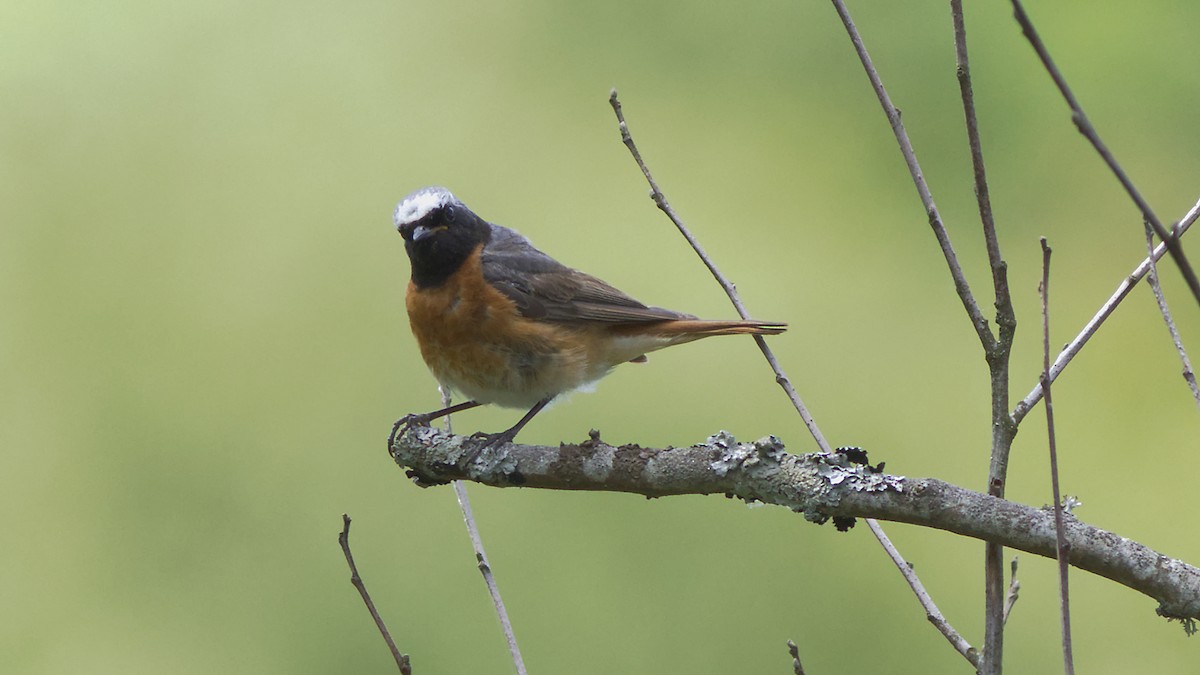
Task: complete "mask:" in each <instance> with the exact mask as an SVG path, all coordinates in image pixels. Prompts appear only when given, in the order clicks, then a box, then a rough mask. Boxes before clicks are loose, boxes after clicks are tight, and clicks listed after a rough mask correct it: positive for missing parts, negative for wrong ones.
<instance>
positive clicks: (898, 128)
mask: <svg viewBox="0 0 1200 675" xmlns="http://www.w3.org/2000/svg"><path fill="white" fill-rule="evenodd" d="M833 6H834V9H836V10H837V13H838V16H840V17H841V19H842V25H844V26H845V27H846V32H847V34H849V36H850V41H851V42H852V43H853V44H854V50H855V51H856V52H858V58H859V60H860V61H861V62H862V65H863V68H864V69H865V70H866V71H867V77H868V78H869V79H870V80H871V87H872V88H873V89H874V90H875V96H876V97H877V98H878V99H879V104H880V105H881V106H883V112H884V114H886V115H887V118H888V122H889V123H891V125H892V133H893V134H895V136H896V142H897V143H899V144H900V153H901V154H903V155H904V162H905V163H906V164H907V165H908V172H909V174H910V175H911V176H912V179H913V183H914V185H915V186H916V188H917V194H918V195H919V196H920V198H921V204H922V206H924V207H925V214H926V215H927V216H928V218H929V226H930V227H931V228H933V234H934V236H935V237H937V240H938V244H939V245H940V246H941V248H942V255H943V257H945V259H946V265H947V266H948V267H949V268H950V276H951V277H952V278H953V279H954V289H955V290H956V291H957V292H958V297H959V298H960V299H961V300H962V304H963V308H964V309H966V311H967V316H968V317H970V319H971V325H972V326H973V327H974V328H975V332H976V334H977V335H978V336H979V341H980V343H982V344H983V348H984V350H985V351H991V350H992V348H993V345H994V343H995V341H996V338H995V336H993V335H992V332H991V330H990V329H989V328H988V322H987V319H986V318H984V316H983V312H982V311H980V309H979V303H977V302H975V296H974V295H973V294H972V293H971V286H970V284H968V283H967V277H966V275H964V274H963V270H962V266H961V265H960V264H959V262H958V255H957V254H956V253H955V252H954V246H953V245H952V244H951V243H950V235H949V233H947V232H946V227H945V225H943V224H942V216H941V214H940V213H939V212H938V208H937V204H935V203H934V201H933V194H932V193H931V192H930V191H929V185H928V184H927V183H926V182H925V174H924V173H923V172H922V171H921V164H920V163H919V162H918V161H917V153H916V151H915V150H914V149H913V146H912V141H910V140H909V139H908V132H907V131H905V130H904V122H902V121H901V119H900V109H899V108H897V107H896V106H895V105H893V104H892V99H891V97H889V96H888V93H887V90H886V89H885V88H884V86H883V81H882V80H881V79H880V77H879V72H878V71H876V70H875V65H874V64H873V63H872V62H871V56H870V54H868V53H867V48H866V46H865V45H864V44H863V41H862V37H861V36H860V35H859V34H858V28H857V27H856V26H855V25H854V20H853V19H852V18H850V11H849V10H848V9H846V5H845V3H843V2H842V0H833Z"/></svg>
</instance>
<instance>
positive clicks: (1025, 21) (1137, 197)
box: [1012, 0, 1200, 303]
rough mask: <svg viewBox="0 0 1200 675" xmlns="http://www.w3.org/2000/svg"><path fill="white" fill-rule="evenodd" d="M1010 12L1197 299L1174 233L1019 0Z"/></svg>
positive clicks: (1199, 284) (1196, 284)
mask: <svg viewBox="0 0 1200 675" xmlns="http://www.w3.org/2000/svg"><path fill="white" fill-rule="evenodd" d="M1012 5H1013V13H1014V15H1015V16H1016V19H1017V23H1019V24H1020V25H1021V32H1022V33H1023V34H1024V35H1025V39H1027V40H1029V44H1030V45H1032V46H1033V50H1034V51H1035V52H1037V55H1038V59H1040V60H1041V62H1042V65H1043V66H1044V67H1045V68H1046V72H1048V73H1049V74H1050V78H1051V79H1053V80H1054V84H1055V86H1057V87H1058V90H1059V92H1060V93H1061V94H1062V96H1063V99H1065V100H1066V102H1067V105H1068V106H1070V108H1071V121H1072V122H1074V123H1075V127H1076V128H1077V129H1079V133H1081V134H1083V135H1084V137H1085V138H1087V139H1088V141H1089V142H1091V144H1092V147H1094V148H1095V149H1096V152H1097V153H1099V154H1100V158H1101V159H1103V160H1104V163H1105V164H1107V165H1108V168H1109V170H1111V171H1112V173H1113V175H1114V176H1116V178H1117V180H1118V181H1120V183H1121V186H1122V187H1124V188H1125V192H1126V193H1127V194H1128V195H1129V197H1130V199H1132V200H1133V203H1134V204H1136V205H1137V208H1138V210H1139V211H1141V213H1142V218H1143V219H1144V220H1145V221H1146V222H1147V223H1148V224H1149V225H1150V227H1151V228H1153V229H1154V233H1155V234H1156V235H1158V238H1159V239H1161V240H1162V242H1163V243H1164V244H1166V246H1167V251H1168V252H1169V253H1170V254H1171V259H1172V260H1174V261H1175V265H1176V266H1178V267H1179V271H1180V273H1181V274H1183V278H1184V280H1186V281H1187V285H1188V288H1190V289H1191V291H1192V295H1193V296H1194V297H1195V298H1196V302H1197V303H1200V280H1198V279H1197V278H1196V271H1195V270H1193V269H1192V265H1191V263H1189V262H1188V259H1187V256H1185V255H1184V253H1183V247H1182V246H1180V244H1179V240H1178V238H1177V237H1176V235H1174V234H1172V233H1170V232H1168V231H1167V230H1166V228H1164V227H1163V225H1162V222H1161V221H1159V219H1158V216H1157V215H1155V213H1154V210H1153V209H1151V208H1150V204H1148V203H1147V202H1146V200H1145V199H1143V198H1142V194H1141V193H1140V192H1138V189H1137V187H1135V186H1134V184H1133V181H1132V180H1130V178H1129V176H1128V175H1127V174H1126V173H1125V170H1124V169H1122V168H1121V165H1120V164H1118V163H1117V160H1116V158H1115V157H1114V156H1113V154H1112V152H1110V151H1109V149H1108V146H1106V145H1105V144H1104V141H1102V140H1101V139H1100V134H1099V133H1098V132H1097V131H1096V127H1095V126H1093V125H1092V122H1091V120H1089V119H1088V116H1087V114H1086V113H1084V112H1083V107H1082V106H1081V105H1080V104H1079V101H1078V100H1077V99H1076V98H1075V94H1073V93H1072V92H1071V88H1070V87H1069V86H1067V81H1066V78H1064V77H1063V75H1062V72H1060V71H1059V69H1058V66H1056V65H1054V60H1053V59H1051V58H1050V52H1049V51H1048V50H1047V49H1046V45H1045V44H1044V43H1043V42H1042V39H1041V38H1040V37H1039V36H1038V33H1037V30H1036V29H1035V28H1034V27H1033V22H1032V21H1030V19H1029V15H1028V14H1026V13H1025V7H1024V6H1023V5H1022V4H1021V0H1012Z"/></svg>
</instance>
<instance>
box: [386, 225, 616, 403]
mask: <svg viewBox="0 0 1200 675" xmlns="http://www.w3.org/2000/svg"><path fill="white" fill-rule="evenodd" d="M481 250H482V249H481V248H480V249H476V250H475V252H474V253H473V254H472V255H471V257H470V258H468V259H467V261H466V262H465V263H464V264H463V266H462V267H461V268H460V269H459V270H458V271H457V272H455V273H454V274H453V275H452V276H451V277H450V278H449V279H448V280H447V281H446V282H445V283H443V284H442V285H440V286H438V287H436V288H425V289H418V288H416V287H415V286H414V285H413V284H412V283H411V282H410V283H409V287H408V295H407V306H408V318H409V323H410V324H411V326H412V332H413V335H414V336H416V338H417V344H418V345H419V346H420V348H421V356H422V357H424V359H425V363H426V364H427V365H428V366H429V369H430V370H431V371H432V372H433V375H434V377H436V378H437V379H438V381H439V382H440V383H442V384H443V385H446V386H449V387H450V388H451V389H454V390H457V391H459V392H461V393H462V394H464V395H466V396H468V397H470V398H471V399H473V400H476V401H479V402H481V403H496V404H498V405H502V406H509V407H522V408H524V407H530V406H532V405H533V404H534V403H537V402H538V401H539V400H541V399H543V398H546V397H547V396H554V395H557V394H560V393H563V392H565V391H569V390H571V389H575V388H577V387H579V386H581V385H584V384H586V383H588V382H590V381H592V380H595V379H598V378H599V377H601V376H603V375H604V373H606V372H607V371H608V370H609V369H610V368H611V367H612V366H613V365H614V364H612V363H598V362H596V359H593V358H590V357H592V356H593V355H595V356H597V357H600V358H601V359H602V358H603V357H602V356H601V353H602V352H603V349H602V341H603V337H602V336H601V335H598V334H596V333H595V331H592V330H587V329H580V328H571V327H567V326H562V325H555V324H547V323H539V322H537V321H533V320H530V319H527V318H525V317H522V316H521V315H520V313H519V312H518V311H517V308H516V305H515V304H514V303H513V301H512V300H510V299H508V297H506V296H505V295H504V294H503V293H501V292H500V291H498V290H496V289H495V288H493V287H492V286H491V285H490V284H488V283H487V282H486V281H485V280H484V278H483V273H482V268H481V267H480V257H479V256H480V251H481Z"/></svg>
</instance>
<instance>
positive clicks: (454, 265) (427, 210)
mask: <svg viewBox="0 0 1200 675" xmlns="http://www.w3.org/2000/svg"><path fill="white" fill-rule="evenodd" d="M392 220H393V221H394V222H395V224H396V231H397V232H399V233H400V236H401V237H404V250H405V251H407V252H408V259H409V261H410V262H411V263H412V270H413V276H412V278H413V282H414V283H416V284H417V285H418V286H436V285H438V284H440V283H441V282H443V281H445V280H446V278H447V277H449V276H450V275H451V274H454V272H456V271H457V270H458V268H459V267H460V266H461V265H462V263H463V262H464V261H465V260H466V259H467V258H469V257H470V256H471V253H472V252H474V250H475V249H476V248H477V247H478V246H479V245H481V244H484V243H486V242H487V240H488V237H489V233H490V230H491V226H490V225H488V223H487V222H486V221H484V220H483V219H482V218H480V217H479V216H477V215H475V214H474V213H472V212H471V210H470V209H468V208H467V207H466V205H465V204H463V203H462V202H461V201H459V200H458V199H457V198H455V196H454V195H453V194H451V193H450V191H449V190H447V189H446V188H443V187H427V188H422V189H420V190H417V191H416V192H414V193H412V194H410V195H409V196H407V197H405V198H404V199H403V200H401V202H400V203H399V204H398V205H397V206H396V211H395V213H394V214H393V216H392Z"/></svg>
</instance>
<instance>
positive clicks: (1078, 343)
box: [1012, 201, 1200, 424]
mask: <svg viewBox="0 0 1200 675" xmlns="http://www.w3.org/2000/svg"><path fill="white" fill-rule="evenodd" d="M1197 218H1200V201H1197V202H1196V204H1195V205H1194V206H1192V208H1191V209H1189V210H1188V212H1187V215H1185V216H1184V217H1183V219H1182V220H1180V221H1179V224H1178V225H1176V226H1175V231H1176V232H1178V236H1181V237H1182V236H1183V233H1184V232H1187V231H1188V228H1190V227H1191V226H1192V223H1194V222H1196V219H1197ZM1166 251H1167V247H1166V245H1165V244H1159V245H1158V246H1156V247H1155V248H1154V255H1153V256H1150V257H1148V258H1146V259H1145V260H1143V261H1142V262H1141V264H1139V265H1138V266H1137V267H1136V268H1134V270H1133V271H1132V272H1130V273H1129V276H1127V277H1125V279H1123V280H1122V281H1121V283H1120V284H1118V285H1117V290H1116V291H1114V292H1113V294H1112V295H1111V296H1109V298H1108V300H1106V301H1105V302H1104V304H1103V305H1101V306H1100V309H1099V310H1097V311H1096V314H1095V315H1094V316H1093V317H1092V318H1091V319H1090V320H1089V321H1088V322H1087V324H1085V325H1084V327H1083V329H1082V330H1081V331H1080V332H1079V334H1078V335H1076V336H1075V339H1073V340H1071V342H1070V343H1069V344H1068V345H1067V346H1066V347H1064V348H1063V350H1062V351H1061V352H1059V354H1058V357H1057V358H1056V359H1054V365H1052V366H1051V367H1050V381H1051V382H1054V381H1055V380H1057V379H1058V376H1059V374H1060V373H1062V371H1063V369H1064V368H1066V367H1067V364H1068V363H1070V362H1071V360H1072V359H1074V358H1075V355H1076V354H1078V353H1079V351H1080V350H1081V349H1083V346H1084V345H1085V344H1087V342H1088V340H1090V339H1091V338H1092V336H1093V335H1095V334H1096V331H1097V330H1099V329H1100V326H1101V325H1103V324H1104V321H1105V320H1106V319H1108V317H1109V315H1111V314H1112V313H1113V312H1114V311H1115V310H1116V309H1117V306H1118V305H1120V304H1121V301H1122V300H1124V299H1125V297H1126V296H1127V295H1129V292H1130V291H1132V290H1133V287H1134V286H1136V285H1137V283H1138V282H1139V281H1141V280H1142V277H1144V276H1146V274H1147V273H1148V272H1149V271H1150V265H1151V264H1152V263H1153V262H1154V261H1155V260H1160V259H1161V258H1162V257H1163V256H1164V255H1166ZM1040 400H1042V384H1041V382H1038V383H1037V384H1036V385H1035V386H1034V388H1033V390H1032V391H1030V392H1029V393H1028V394H1027V395H1026V396H1025V398H1024V399H1022V400H1021V402H1020V403H1018V404H1017V406H1016V407H1015V408H1014V409H1013V413H1012V416H1013V420H1014V421H1015V422H1016V423H1018V424H1019V423H1020V422H1021V420H1022V419H1024V418H1025V416H1026V415H1028V414H1029V411H1030V410H1032V409H1033V406H1035V405H1037V403H1038V401H1040Z"/></svg>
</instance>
